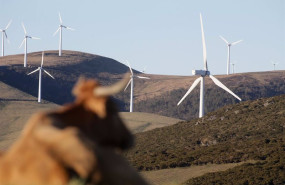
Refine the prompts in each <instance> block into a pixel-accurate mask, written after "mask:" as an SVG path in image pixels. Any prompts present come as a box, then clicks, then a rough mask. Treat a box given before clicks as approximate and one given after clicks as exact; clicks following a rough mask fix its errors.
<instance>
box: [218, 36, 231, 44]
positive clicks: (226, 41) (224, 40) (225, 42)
mask: <svg viewBox="0 0 285 185" xmlns="http://www.w3.org/2000/svg"><path fill="white" fill-rule="evenodd" d="M220 38H221V39H222V40H223V41H225V43H227V44H229V42H228V41H227V40H226V39H225V38H224V37H222V36H221V35H220Z"/></svg>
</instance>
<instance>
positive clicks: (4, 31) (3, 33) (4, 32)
mask: <svg viewBox="0 0 285 185" xmlns="http://www.w3.org/2000/svg"><path fill="white" fill-rule="evenodd" d="M11 23H12V20H10V22H9V23H8V24H7V26H6V27H5V28H4V29H0V31H1V32H2V57H3V56H4V35H5V37H6V39H7V42H8V43H9V40H8V36H7V33H6V30H7V29H8V28H9V26H10V24H11Z"/></svg>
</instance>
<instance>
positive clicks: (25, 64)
mask: <svg viewBox="0 0 285 185" xmlns="http://www.w3.org/2000/svg"><path fill="white" fill-rule="evenodd" d="M22 27H23V29H24V32H25V38H24V40H23V41H22V43H21V45H20V47H19V48H21V47H22V45H23V44H24V43H25V54H24V67H27V41H28V40H27V39H40V38H37V37H32V36H29V35H28V34H27V31H26V28H25V25H24V23H22Z"/></svg>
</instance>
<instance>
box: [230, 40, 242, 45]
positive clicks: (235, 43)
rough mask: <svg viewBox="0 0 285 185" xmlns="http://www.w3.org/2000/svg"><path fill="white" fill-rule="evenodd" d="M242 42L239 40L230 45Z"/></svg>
mask: <svg viewBox="0 0 285 185" xmlns="http://www.w3.org/2000/svg"><path fill="white" fill-rule="evenodd" d="M241 41H242V40H239V41H236V42H233V43H232V44H231V45H232V46H233V45H236V44H237V43H240V42H241Z"/></svg>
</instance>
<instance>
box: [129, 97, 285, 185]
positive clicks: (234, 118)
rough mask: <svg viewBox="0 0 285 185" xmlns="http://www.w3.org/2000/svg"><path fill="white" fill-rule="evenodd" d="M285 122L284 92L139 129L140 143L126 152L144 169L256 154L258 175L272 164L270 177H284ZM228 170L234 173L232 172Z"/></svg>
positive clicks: (224, 160)
mask: <svg viewBox="0 0 285 185" xmlns="http://www.w3.org/2000/svg"><path fill="white" fill-rule="evenodd" d="M284 128H285V95H281V96H276V97H271V98H264V99H259V100H256V101H246V102H242V103H240V104H236V105H234V106H226V107H224V108H222V109H219V110H218V111H215V112H212V113H209V114H207V115H206V116H205V117H204V118H202V119H194V120H192V121H189V122H180V123H178V124H175V125H173V126H169V127H164V128H159V129H155V130H152V131H148V132H144V133H138V134H136V146H135V147H134V148H133V149H131V150H130V151H128V152H126V153H125V155H126V157H127V158H128V159H129V161H130V162H131V164H132V165H133V166H134V167H135V168H137V169H138V170H141V171H145V170H146V171H148V170H157V169H165V168H175V167H185V166H191V165H204V164H212V163H215V164H221V163H235V162H240V161H246V160H249V159H252V160H258V161H261V163H258V164H256V165H253V166H252V168H254V169H256V170H258V168H262V169H263V170H260V173H256V175H257V176H258V177H259V176H260V177H262V176H263V175H262V174H264V173H266V171H267V170H269V169H270V168H272V169H273V168H274V170H275V174H276V175H275V176H272V178H273V177H276V176H277V177H278V178H277V179H282V178H283V179H284V176H283V177H282V176H280V174H281V173H282V172H284V168H281V166H282V165H283V164H284V156H285V138H284V137H285V135H284ZM274 164H275V165H276V168H275V167H274ZM245 166H246V165H245ZM249 166H250V165H249ZM283 166H284V165H283ZM279 167H280V168H279ZM239 169H242V168H241V167H238V168H235V169H234V170H238V171H240V170H239ZM248 170H250V168H249V169H248ZM262 171H263V172H262ZM277 172H278V173H277ZM225 173H229V175H228V178H229V179H230V178H231V176H230V175H231V173H230V172H225ZM240 173H242V172H240ZM258 174H260V175H258ZM221 176H223V174H222V175H221ZM249 176H250V175H248V177H249ZM268 176H270V177H271V175H270V174H269V175H268ZM217 178H218V177H217ZM209 179H212V178H210V176H209ZM253 181H254V182H258V181H257V180H253ZM197 182H200V181H199V179H197ZM189 183H190V181H189ZM191 183H192V181H191ZM191 183H190V184H191ZM198 184H199V183H198ZM205 184H207V183H205ZM257 184H259V183H257Z"/></svg>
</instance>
